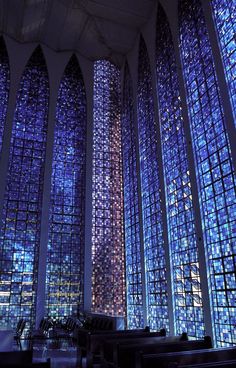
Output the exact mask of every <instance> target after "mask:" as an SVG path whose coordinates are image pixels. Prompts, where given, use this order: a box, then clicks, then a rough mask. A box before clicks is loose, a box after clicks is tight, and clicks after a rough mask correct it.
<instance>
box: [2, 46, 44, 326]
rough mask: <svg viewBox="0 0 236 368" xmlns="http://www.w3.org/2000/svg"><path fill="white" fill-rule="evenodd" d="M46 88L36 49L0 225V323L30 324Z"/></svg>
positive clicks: (20, 104)
mask: <svg viewBox="0 0 236 368" xmlns="http://www.w3.org/2000/svg"><path fill="white" fill-rule="evenodd" d="M48 98H49V85H48V74H47V68H46V64H45V60H44V57H43V54H42V51H41V48H40V47H37V49H36V50H35V51H34V53H33V54H32V56H31V58H30V60H29V62H28V64H27V65H26V67H25V70H24V73H23V75H22V78H21V83H20V87H19V91H18V94H17V98H16V108H15V115H14V121H13V130H12V137H11V148H10V158H9V167H8V176H7V185H6V190H5V196H4V207H3V222H2V225H1V243H2V246H1V257H0V259H1V263H2V264H1V275H0V313H1V316H2V323H3V324H5V325H10V326H16V324H17V321H18V320H19V318H22V317H23V318H25V319H26V320H28V321H29V322H30V323H31V324H34V322H35V306H36V290H37V282H38V281H37V276H38V256H39V243H40V239H39V238H40V221H41V210H42V191H43V176H44V161H45V146H46V134H47V116H48Z"/></svg>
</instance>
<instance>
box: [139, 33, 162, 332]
mask: <svg viewBox="0 0 236 368" xmlns="http://www.w3.org/2000/svg"><path fill="white" fill-rule="evenodd" d="M138 130H139V155H140V171H141V173H140V175H141V193H142V195H141V196H142V215H143V238H144V259H145V274H146V292H147V322H148V324H149V325H150V327H151V328H152V329H160V328H162V327H165V328H166V329H167V330H168V329H169V322H168V306H167V282H166V261H165V250H164V239H163V220H162V209H161V197H160V179H159V167H158V148H157V145H158V142H157V124H156V121H155V117H154V101H153V90H152V83H151V70H150V64H149V59H148V53H147V48H146V45H145V43H144V40H143V38H141V39H140V45H139V64H138Z"/></svg>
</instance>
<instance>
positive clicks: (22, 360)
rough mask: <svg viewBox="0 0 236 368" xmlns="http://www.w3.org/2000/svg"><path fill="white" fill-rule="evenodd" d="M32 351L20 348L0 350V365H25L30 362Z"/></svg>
mask: <svg viewBox="0 0 236 368" xmlns="http://www.w3.org/2000/svg"><path fill="white" fill-rule="evenodd" d="M32 359H33V351H32V350H21V351H1V352H0V366H1V367H11V366H22V367H24V366H27V365H30V364H32Z"/></svg>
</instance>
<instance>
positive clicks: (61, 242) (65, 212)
mask: <svg viewBox="0 0 236 368" xmlns="http://www.w3.org/2000/svg"><path fill="white" fill-rule="evenodd" d="M86 122H87V112H86V96H85V87H84V82H83V77H82V74H81V70H80V67H79V64H78V61H77V59H76V57H75V56H72V57H71V59H70V61H69V63H68V65H67V67H66V69H65V72H64V75H63V78H62V80H61V84H60V88H59V93H58V99H57V107H56V124H55V136H54V148H53V164H52V186H51V201H50V218H49V222H50V227H49V242H48V251H47V273H46V308H47V314H48V315H50V316H51V317H53V318H61V317H62V316H69V315H76V313H77V308H78V303H83V275H84V232H85V229H84V217H85V169H86V167H85V159H86V157H85V149H86Z"/></svg>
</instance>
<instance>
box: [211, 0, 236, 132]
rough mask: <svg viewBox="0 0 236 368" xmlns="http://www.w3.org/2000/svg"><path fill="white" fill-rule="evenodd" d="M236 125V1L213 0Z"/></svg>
mask: <svg viewBox="0 0 236 368" xmlns="http://www.w3.org/2000/svg"><path fill="white" fill-rule="evenodd" d="M211 4H212V8H213V16H214V20H215V25H216V30H217V33H218V39H219V45H220V49H221V55H222V60H223V64H224V70H225V76H226V80H227V83H228V89H229V93H230V98H231V103H232V109H233V114H234V122H235V127H236V78H235V75H236V38H235V34H236V1H235V0H211Z"/></svg>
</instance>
